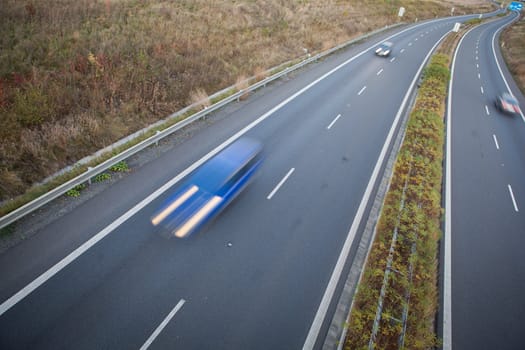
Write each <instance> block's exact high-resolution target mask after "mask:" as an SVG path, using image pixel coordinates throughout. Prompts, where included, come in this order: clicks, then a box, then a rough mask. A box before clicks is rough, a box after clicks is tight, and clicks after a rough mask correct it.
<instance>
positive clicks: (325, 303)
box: [303, 31, 450, 350]
mask: <svg viewBox="0 0 525 350" xmlns="http://www.w3.org/2000/svg"><path fill="white" fill-rule="evenodd" d="M449 33H450V31H448V32H446V33H445V34H444V35H443V36H442V37H441V38H440V39H439V40H438V41H437V42H436V44H435V45H434V46H433V47H432V48H431V49H430V51H429V52H428V54H427V56H426V57H425V59H424V60H423V63H422V64H421V66H420V67H419V69H418V71H417V72H416V74H415V76H414V79H413V80H412V83H411V84H410V86H409V88H408V90H407V93H406V94H405V97H404V98H403V101H402V102H401V105H400V107H399V110H398V111H397V114H396V117H395V118H394V122H393V124H392V127H391V128H390V131H389V132H388V135H387V138H386V139H385V143H384V144H383V148H382V149H381V153H380V154H379V158H378V159H377V162H376V165H375V167H374V170H373V171H372V175H371V177H370V180H369V181H368V185H367V186H366V189H365V193H364V194H363V197H362V198H361V203H360V204H359V207H358V209H357V212H356V215H355V216H354V220H353V221H352V226H351V227H350V231H349V232H348V236H347V237H346V240H345V243H344V245H343V248H342V249H341V253H340V254H339V257H338V259H337V263H336V265H335V268H334V270H333V272H332V276H331V277H330V280H329V282H328V286H327V287H326V290H325V292H324V295H323V298H322V299H321V303H320V304H319V308H318V309H317V312H316V314H315V317H314V321H313V322H312V325H311V327H310V330H309V331H308V335H307V336H306V340H305V342H304V345H303V350H311V349H313V348H314V346H315V342H316V341H317V337H318V335H319V331H320V330H321V326H322V325H323V321H324V319H325V317H326V313H327V311H328V307H329V305H330V303H331V301H332V298H333V295H334V293H335V288H336V286H337V282H338V281H339V279H340V278H341V274H342V272H343V267H344V264H345V262H346V260H347V259H348V254H349V253H350V248H351V247H352V243H353V241H354V238H355V235H356V233H357V229H358V228H359V225H360V223H361V219H362V217H363V214H364V211H365V208H366V206H367V203H368V200H369V198H370V195H371V193H372V189H373V188H374V184H375V182H376V180H377V176H378V175H379V170H380V169H381V166H382V164H383V161H384V158H385V156H386V152H387V150H388V148H389V146H390V143H391V141H392V138H393V136H394V131H395V130H396V128H397V125H398V123H399V120H400V119H401V115H402V114H403V110H404V109H405V107H406V104H407V103H408V99H409V97H410V93H411V91H412V90H413V88H414V86H415V84H416V82H417V79H418V77H419V75H420V74H421V71H422V70H423V67H424V66H425V64H426V62H427V61H428V59H429V57H430V56H431V54H432V52H433V51H434V49H435V48H436V47H437V45H438V44H439V43H440V42H441V41H442V40H443V38H444V37H445V36H447V35H448V34H449Z"/></svg>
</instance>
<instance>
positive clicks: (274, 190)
mask: <svg viewBox="0 0 525 350" xmlns="http://www.w3.org/2000/svg"><path fill="white" fill-rule="evenodd" d="M294 171H295V168H292V169H290V170H289V171H288V173H287V174H286V175H285V176H284V177H283V179H282V180H281V181H280V182H279V183H278V184H277V186H275V188H274V189H273V191H272V192H270V194H269V195H268V197H266V199H272V197H273V196H274V195H275V194H276V193H277V191H279V189H280V188H281V186H282V185H283V184H284V183H285V182H286V180H288V178H289V177H290V175H292V173H293V172H294Z"/></svg>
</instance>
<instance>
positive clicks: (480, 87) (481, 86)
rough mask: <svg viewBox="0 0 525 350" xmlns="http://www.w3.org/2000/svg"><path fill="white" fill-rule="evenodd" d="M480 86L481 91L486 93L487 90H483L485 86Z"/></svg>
mask: <svg viewBox="0 0 525 350" xmlns="http://www.w3.org/2000/svg"><path fill="white" fill-rule="evenodd" d="M480 88H481V93H482V94H484V93H485V90H483V86H480Z"/></svg>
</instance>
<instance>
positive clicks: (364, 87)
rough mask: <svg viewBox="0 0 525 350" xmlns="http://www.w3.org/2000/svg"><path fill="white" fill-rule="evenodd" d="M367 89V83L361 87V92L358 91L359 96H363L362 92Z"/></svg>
mask: <svg viewBox="0 0 525 350" xmlns="http://www.w3.org/2000/svg"><path fill="white" fill-rule="evenodd" d="M365 90H366V85H365V86H363V87H362V88H361V90H359V92H358V93H357V94H358V95H359V96H361V94H362V93H363V92H364V91H365Z"/></svg>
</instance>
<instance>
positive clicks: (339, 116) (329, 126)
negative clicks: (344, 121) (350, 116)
mask: <svg viewBox="0 0 525 350" xmlns="http://www.w3.org/2000/svg"><path fill="white" fill-rule="evenodd" d="M339 118H341V114H338V115H337V117H335V119H334V120H332V122H331V123H330V125H328V126H327V127H326V129H327V130H330V129H331V128H332V126H334V124H335V122H336V121H337V120H338V119H339Z"/></svg>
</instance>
